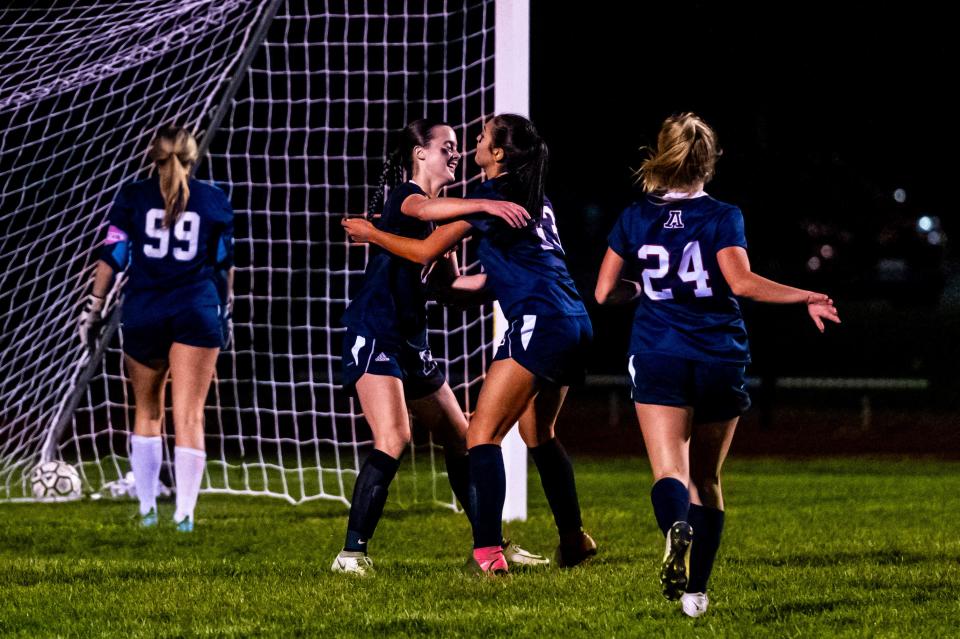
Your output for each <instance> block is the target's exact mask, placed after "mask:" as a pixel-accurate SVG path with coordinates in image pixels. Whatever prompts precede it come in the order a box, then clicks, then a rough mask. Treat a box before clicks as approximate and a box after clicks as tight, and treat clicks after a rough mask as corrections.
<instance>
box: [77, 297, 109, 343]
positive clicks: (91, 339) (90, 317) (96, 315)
mask: <svg viewBox="0 0 960 639" xmlns="http://www.w3.org/2000/svg"><path fill="white" fill-rule="evenodd" d="M103 305H104V298H102V297H97V296H96V295H94V294H92V293H91V294H90V295H87V301H86V302H84V304H83V312H82V313H80V322H79V326H78V327H77V329H78V332H79V333H80V343H81V344H83V345H84V346H86V347H87V348H93V347H94V346H95V345H96V343H97V339H98V338H99V337H100V328H101V327H102V326H103Z"/></svg>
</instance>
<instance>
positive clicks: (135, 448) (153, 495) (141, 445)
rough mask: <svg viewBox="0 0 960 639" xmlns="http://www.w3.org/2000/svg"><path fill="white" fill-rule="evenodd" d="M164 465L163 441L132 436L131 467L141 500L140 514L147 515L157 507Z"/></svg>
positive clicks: (157, 438)
mask: <svg viewBox="0 0 960 639" xmlns="http://www.w3.org/2000/svg"><path fill="white" fill-rule="evenodd" d="M162 463H163V439H162V438H161V437H160V436H159V435H157V436H156V437H144V436H143V435H132V436H131V437H130V466H131V468H132V470H133V480H134V483H135V485H136V487H137V499H139V500H140V514H141V515H146V514H147V513H148V512H150V510H151V509H154V508H156V507H157V482H159V481H160V465H161V464H162Z"/></svg>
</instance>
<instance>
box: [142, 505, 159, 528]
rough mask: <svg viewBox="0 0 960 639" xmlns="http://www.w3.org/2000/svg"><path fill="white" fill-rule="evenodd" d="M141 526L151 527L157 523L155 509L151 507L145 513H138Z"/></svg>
mask: <svg viewBox="0 0 960 639" xmlns="http://www.w3.org/2000/svg"><path fill="white" fill-rule="evenodd" d="M138 517H139V518H140V521H139V525H140V527H141V528H153V527H154V526H156V525H157V509H156V508H151V509H150V512H148V513H147V514H146V515H138Z"/></svg>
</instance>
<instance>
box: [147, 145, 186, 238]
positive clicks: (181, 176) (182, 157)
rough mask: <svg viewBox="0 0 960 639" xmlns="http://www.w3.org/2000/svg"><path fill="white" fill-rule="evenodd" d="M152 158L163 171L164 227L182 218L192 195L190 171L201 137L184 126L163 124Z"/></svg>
mask: <svg viewBox="0 0 960 639" xmlns="http://www.w3.org/2000/svg"><path fill="white" fill-rule="evenodd" d="M150 159H151V160H153V163H154V164H155V165H156V167H157V172H158V173H159V175H160V193H161V195H163V202H164V210H165V213H164V216H163V226H164V228H170V227H171V226H173V225H174V224H176V223H177V220H178V219H180V214H181V213H183V211H184V209H185V208H186V206H187V201H188V200H189V199H190V171H191V169H192V168H193V165H194V163H196V161H197V140H196V139H195V138H194V137H193V134H192V133H190V132H189V131H188V130H186V129H184V128H182V127H176V126H165V127H163V128H161V129H160V130H159V131H158V132H157V135H156V136H154V138H153V141H152V142H151V143H150Z"/></svg>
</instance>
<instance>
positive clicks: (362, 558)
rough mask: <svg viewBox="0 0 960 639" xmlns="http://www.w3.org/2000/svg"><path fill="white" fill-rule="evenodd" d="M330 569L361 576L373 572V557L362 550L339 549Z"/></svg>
mask: <svg viewBox="0 0 960 639" xmlns="http://www.w3.org/2000/svg"><path fill="white" fill-rule="evenodd" d="M330 570H332V571H333V572H343V573H347V574H351V575H357V576H358V577H363V576H364V575H368V574H371V573H372V572H373V559H370V557H368V556H367V553H364V552H359V551H353V550H341V551H340V553H339V554H337V556H336V557H335V558H334V560H333V565H332V566H330Z"/></svg>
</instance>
